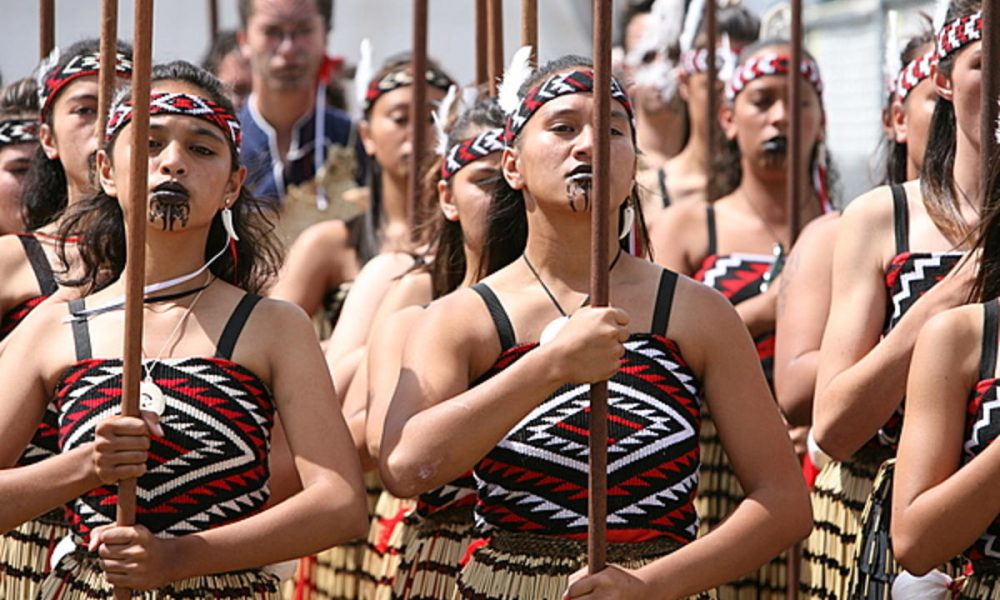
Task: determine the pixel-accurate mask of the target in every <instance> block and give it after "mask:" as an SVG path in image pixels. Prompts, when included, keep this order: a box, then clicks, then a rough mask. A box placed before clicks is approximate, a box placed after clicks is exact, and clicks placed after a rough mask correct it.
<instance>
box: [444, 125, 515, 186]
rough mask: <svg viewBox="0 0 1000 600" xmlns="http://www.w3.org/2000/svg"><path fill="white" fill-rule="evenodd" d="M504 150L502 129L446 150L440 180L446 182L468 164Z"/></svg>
mask: <svg viewBox="0 0 1000 600" xmlns="http://www.w3.org/2000/svg"><path fill="white" fill-rule="evenodd" d="M503 148H504V143H503V128H502V127H497V128H496V129H489V130H487V131H484V132H482V133H480V134H479V135H477V136H476V137H474V138H469V139H467V140H464V141H462V142H459V143H457V144H455V145H454V146H452V147H451V148H449V149H448V152H447V153H446V154H445V156H444V161H443V162H442V163H441V178H442V179H444V180H445V181H448V180H449V179H451V178H452V177H454V176H455V173H458V172H459V171H461V170H462V168H463V167H465V166H466V165H468V164H469V163H471V162H473V161H476V160H478V159H480V158H482V157H484V156H489V155H490V154H493V153H494V152H501V151H502V150H503Z"/></svg>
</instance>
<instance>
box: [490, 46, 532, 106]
mask: <svg viewBox="0 0 1000 600" xmlns="http://www.w3.org/2000/svg"><path fill="white" fill-rule="evenodd" d="M531 71H532V69H531V46H521V48H519V49H518V51H517V52H515V53H514V56H513V57H512V58H511V59H510V65H508V66H507V70H506V71H504V74H503V79H502V80H501V81H500V86H499V87H498V88H497V101H498V102H499V104H500V108H501V109H502V110H503V111H504V112H505V113H507V114H508V115H511V114H514V112H515V111H517V106H518V105H519V104H520V103H521V96H520V95H519V93H518V91H519V90H520V89H521V86H522V85H524V82H525V81H527V80H528V78H529V77H531Z"/></svg>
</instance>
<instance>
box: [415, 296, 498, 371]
mask: <svg viewBox="0 0 1000 600" xmlns="http://www.w3.org/2000/svg"><path fill="white" fill-rule="evenodd" d="M415 331H419V336H420V337H421V338H423V339H422V340H421V342H420V344H421V347H422V348H428V349H430V350H433V349H435V347H441V348H448V352H449V353H450V354H451V355H452V356H453V357H454V358H462V359H464V360H466V361H467V364H468V366H469V378H470V379H474V378H475V377H476V376H478V375H479V374H481V373H483V372H485V371H486V370H487V369H488V368H489V367H490V365H491V364H493V362H494V361H495V360H496V357H497V356H498V355H499V353H500V341H499V338H498V336H497V330H496V326H495V325H494V324H493V319H492V317H491V316H490V312H489V309H488V308H487V307H486V303H485V302H484V301H483V299H482V297H481V296H480V295H479V294H478V293H476V292H475V291H473V290H471V289H468V288H465V289H460V290H456V291H454V292H452V293H450V294H446V295H444V296H442V297H441V298H438V299H437V300H435V301H434V302H432V303H431V304H430V305H429V306H428V307H427V309H426V310H425V311H424V314H422V315H420V323H419V325H417V326H416V328H415Z"/></svg>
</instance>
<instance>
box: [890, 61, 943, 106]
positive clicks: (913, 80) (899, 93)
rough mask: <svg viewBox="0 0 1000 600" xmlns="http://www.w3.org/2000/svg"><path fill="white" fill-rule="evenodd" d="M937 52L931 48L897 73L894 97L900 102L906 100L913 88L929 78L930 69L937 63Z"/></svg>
mask: <svg viewBox="0 0 1000 600" xmlns="http://www.w3.org/2000/svg"><path fill="white" fill-rule="evenodd" d="M936 57H937V50H936V49H934V48H931V49H930V50H928V51H927V52H926V53H924V55H923V56H920V57H917V58H915V59H913V60H911V61H910V62H909V63H907V65H906V66H905V67H903V69H902V70H901V71H900V72H899V78H898V79H896V97H897V98H899V101H900V102H903V101H904V100H906V97H907V96H909V95H910V92H911V91H913V88H915V87H917V85H919V84H920V82H921V81H923V80H925V79H927V78H928V77H930V76H931V67H933V66H934V64H935V63H936V62H937V60H936Z"/></svg>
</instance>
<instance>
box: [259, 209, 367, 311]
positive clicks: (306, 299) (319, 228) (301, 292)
mask: <svg viewBox="0 0 1000 600" xmlns="http://www.w3.org/2000/svg"><path fill="white" fill-rule="evenodd" d="M348 239H349V235H348V232H347V226H346V225H345V224H344V223H343V222H342V221H325V222H323V223H319V224H317V225H313V226H312V227H310V228H308V229H306V230H305V231H304V232H302V235H300V236H299V237H298V239H296V240H295V243H294V244H292V247H291V248H289V250H288V256H287V257H286V258H285V264H284V266H283V267H282V268H281V272H280V273H279V274H278V281H277V282H276V283H275V284H274V287H273V288H272V289H271V292H270V296H271V297H272V298H278V299H280V300H287V301H288V302H292V303H294V304H298V305H299V306H301V307H302V309H303V310H305V311H306V313H307V314H310V315H312V314H315V313H316V312H317V311H318V310H319V309H320V307H321V306H322V305H323V295H324V294H326V292H327V290H329V289H332V288H335V287H337V286H338V285H340V284H341V283H343V282H344V281H347V280H348V279H349V278H350V277H351V276H352V275H353V273H354V270H355V269H356V267H355V262H356V260H357V259H356V257H355V256H354V251H353V250H352V249H351V248H350V246H349V244H348Z"/></svg>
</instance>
